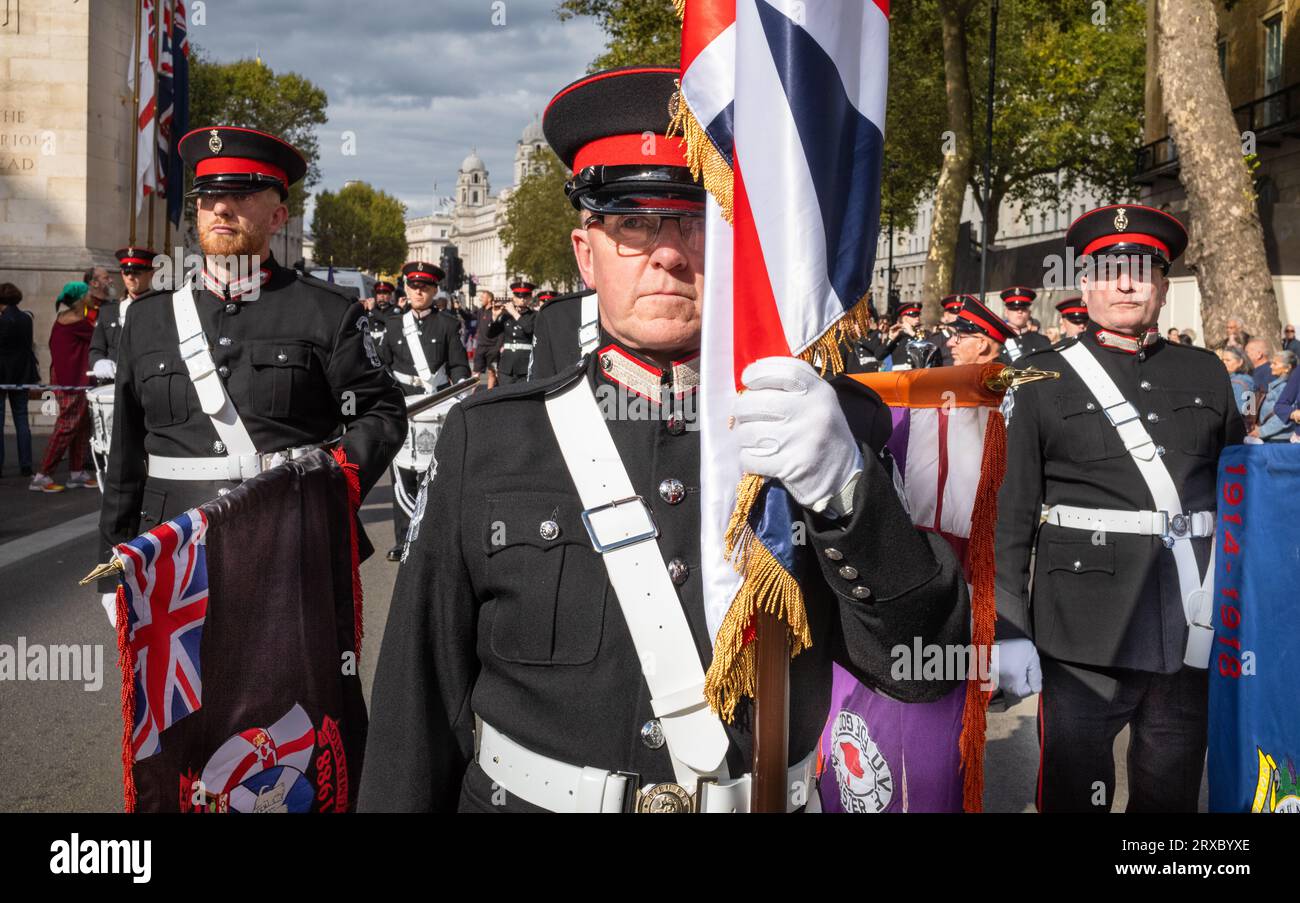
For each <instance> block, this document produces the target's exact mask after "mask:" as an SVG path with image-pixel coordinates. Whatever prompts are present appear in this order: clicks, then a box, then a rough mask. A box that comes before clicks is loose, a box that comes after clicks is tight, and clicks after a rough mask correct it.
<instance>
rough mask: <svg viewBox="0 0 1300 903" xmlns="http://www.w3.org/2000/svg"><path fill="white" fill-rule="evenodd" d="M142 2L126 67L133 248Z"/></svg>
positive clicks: (129, 212) (138, 3) (132, 240)
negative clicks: (128, 72) (130, 88)
mask: <svg viewBox="0 0 1300 903" xmlns="http://www.w3.org/2000/svg"><path fill="white" fill-rule="evenodd" d="M143 3H144V0H135V41H134V43H132V45H131V59H130V61H129V62H128V65H130V66H131V82H132V84H133V85H135V90H134V91H133V92H132V95H131V197H130V200H129V201H128V202H127V205H126V206H127V216H128V217H129V220H128V222H129V223H130V226H129V227H128V228H127V232H128V234H129V235H130V239H129V240H128V244H130V245H131V246H132V247H134V246H135V221H136V211H135V193H136V191H137V189H138V188H139V186H138V185H137V184H136V178H137V175H136V171H137V165H138V163H139V153H140V148H139V145H140V140H139V138H140V135H139V132H140V69H139V64H140V15H141V12H142V6H141V5H142V4H143Z"/></svg>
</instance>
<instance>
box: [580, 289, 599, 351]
mask: <svg viewBox="0 0 1300 903" xmlns="http://www.w3.org/2000/svg"><path fill="white" fill-rule="evenodd" d="M598 342H600V300H599V296H598V295H597V294H596V293H595V292H592V293H591V294H590V295H583V296H582V319H581V320H580V321H579V323H578V356H579V357H582V356H583V355H586V354H588V353H590V352H592V351H595V350H596V345H597V343H598Z"/></svg>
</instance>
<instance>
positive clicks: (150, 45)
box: [126, 0, 158, 215]
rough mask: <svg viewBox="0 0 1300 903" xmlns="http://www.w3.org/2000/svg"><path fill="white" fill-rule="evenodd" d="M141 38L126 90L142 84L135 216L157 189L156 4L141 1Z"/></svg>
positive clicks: (139, 110)
mask: <svg viewBox="0 0 1300 903" xmlns="http://www.w3.org/2000/svg"><path fill="white" fill-rule="evenodd" d="M139 14H140V23H139V25H138V26H137V28H138V33H139V37H140V41H139V43H138V44H137V45H136V46H135V49H134V52H135V61H134V64H133V65H131V66H128V67H127V73H126V86H127V88H128V89H130V90H133V91H134V90H135V87H136V80H137V79H138V80H139V90H140V94H139V104H138V105H137V107H136V110H135V113H136V124H135V126H136V160H135V168H136V184H137V185H138V186H139V187H138V189H137V193H136V196H135V212H136V214H137V215H138V214H139V213H140V211H141V210H142V209H144V199H145V198H147V197H149V196H150V195H151V194H153V192H154V191H156V190H157V189H158V162H157V155H156V153H155V138H154V118H155V117H156V116H157V115H158V84H157V73H158V14H157V9H156V8H155V4H154V0H141V3H140V9H139Z"/></svg>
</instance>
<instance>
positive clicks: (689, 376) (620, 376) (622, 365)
mask: <svg viewBox="0 0 1300 903" xmlns="http://www.w3.org/2000/svg"><path fill="white" fill-rule="evenodd" d="M605 338H606V340H607V344H605V345H604V347H602V348H601V349H600V350H599V351H597V352H596V369H597V370H598V371H599V373H600V375H601V376H602V377H603V378H604V379H606V380H608V381H609V382H612V383H615V384H616V385H620V386H622V387H623V388H625V389H627V390H628V391H629V392H633V393H635V394H637V395H640V396H641V397H642V398H645V399H648V400H649V401H652V402H654V403H655V404H658V403H659V402H660V401H661V400H663V398H664V396H665V394H667V393H671V394H672V396H673V397H675V398H681V397H683V396H686V395H691V394H693V393H694V392H695V390H696V389H698V388H699V386H700V368H699V364H700V353H699V352H698V351H697V352H695V353H694V354H691V355H688V356H686V357H684V358H682V359H681V360H675V361H673V362H672V366H671V367H670V368H669V369H667V370H665V369H664V368H662V367H660V366H658V365H657V364H653V363H650V361H649V360H647V359H646V358H645V357H643V356H642V355H639V354H637V353H636V352H634V351H631V350H629V349H627V348H624V347H623V346H622V345H620V344H618V343H617V342H614V341H609V340H608V337H607V336H606V337H605Z"/></svg>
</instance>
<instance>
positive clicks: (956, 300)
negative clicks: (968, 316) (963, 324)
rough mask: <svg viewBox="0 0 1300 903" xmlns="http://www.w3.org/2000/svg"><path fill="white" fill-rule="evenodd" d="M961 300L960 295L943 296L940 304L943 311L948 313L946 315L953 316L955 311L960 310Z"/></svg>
mask: <svg viewBox="0 0 1300 903" xmlns="http://www.w3.org/2000/svg"><path fill="white" fill-rule="evenodd" d="M961 299H962V296H961V295H944V296H943V300H942V301H940V303H941V304H942V305H943V309H944V310H946V311H948V313H950V314H955V313H956V312H957V311H959V310H961Z"/></svg>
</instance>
